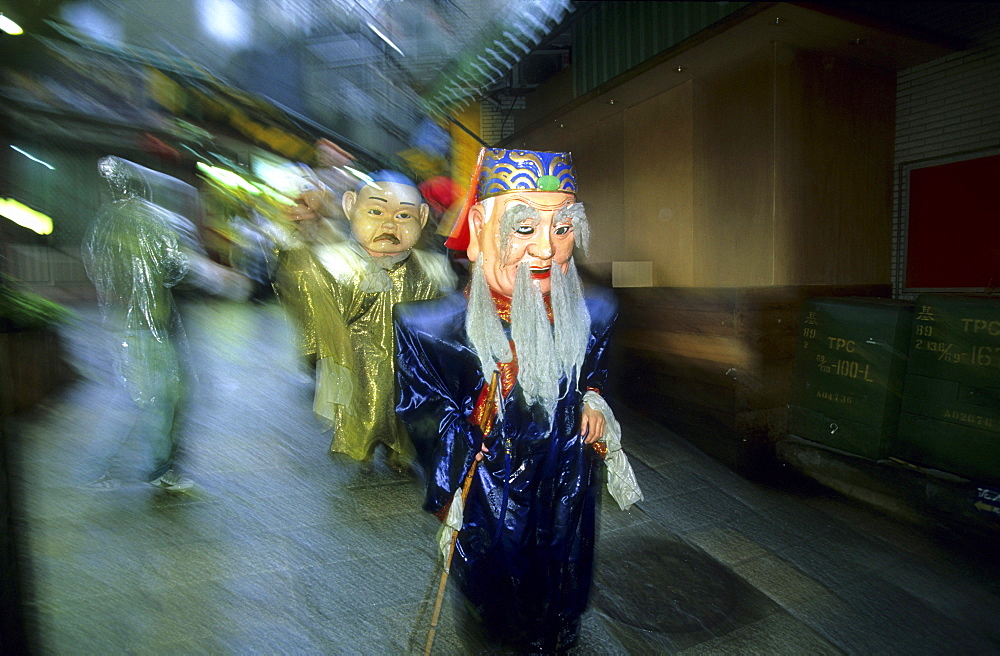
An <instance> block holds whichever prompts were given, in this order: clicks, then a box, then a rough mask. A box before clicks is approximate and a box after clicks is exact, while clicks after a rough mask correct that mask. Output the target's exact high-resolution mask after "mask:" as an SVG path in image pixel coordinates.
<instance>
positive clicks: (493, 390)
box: [424, 371, 498, 656]
mask: <svg viewBox="0 0 1000 656" xmlns="http://www.w3.org/2000/svg"><path fill="white" fill-rule="evenodd" d="M497 383H498V376H497V372H496V371H494V372H493V378H492V379H491V380H490V386H489V390H488V391H487V393H486V394H487V396H486V409H485V410H486V411H485V412H484V413H483V416H482V419H481V420H480V424H479V428H480V429H481V430H482V431H483V439H484V441H485V438H486V436H487V435H488V434H489V432H490V431H491V430H492V428H493V415H494V414H495V413H496V410H497V402H496V398H497ZM479 456H480V454H478V453H477V454H476V456H475V457H474V458H473V459H472V464H471V465H470V466H469V471H468V472H466V474H465V479H463V481H462V509H463V515H464V512H465V500H466V499H467V498H468V497H469V488H470V487H472V479H473V477H474V476H475V474H476V466H477V465H478V464H479V460H480V457H479ZM458 531H459V529H455V530H453V531H452V532H451V547H450V548H449V549H448V559H447V560H446V561H445V563H444V569H443V570H442V571H441V582H440V583H439V584H438V592H437V599H435V600H434V613H433V614H432V615H431V629H430V632H429V633H428V634H427V646H426V647H424V656H430V653H431V647H432V646H433V645H434V634H435V633H436V632H437V625H438V620H439V619H440V617H441V604H442V602H443V601H444V590H445V586H446V585H447V583H448V572H449V570H450V569H451V559H452V558H453V557H454V556H455V543H456V542H458Z"/></svg>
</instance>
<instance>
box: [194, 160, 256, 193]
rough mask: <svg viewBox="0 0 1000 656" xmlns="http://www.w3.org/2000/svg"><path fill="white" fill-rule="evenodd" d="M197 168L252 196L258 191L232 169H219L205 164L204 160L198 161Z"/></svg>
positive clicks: (217, 180)
mask: <svg viewBox="0 0 1000 656" xmlns="http://www.w3.org/2000/svg"><path fill="white" fill-rule="evenodd" d="M197 167H198V170H199V171H201V172H202V173H204V174H205V175H207V176H208V177H210V178H212V179H213V180H215V181H216V182H220V183H222V184H224V185H226V186H227V187H233V188H235V189H242V190H243V191H247V192H249V193H251V194H253V195H254V196H256V195H257V194H259V193H260V189H259V188H257V187H256V186H255V185H253V184H250V183H249V182H247V181H246V180H244V179H243V178H242V177H240V176H239V175H237V174H235V173H233V172H232V171H227V170H226V169H221V168H219V167H218V166H212V165H211V164H205V163H204V162H198V164H197Z"/></svg>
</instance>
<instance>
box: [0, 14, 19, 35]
mask: <svg viewBox="0 0 1000 656" xmlns="http://www.w3.org/2000/svg"><path fill="white" fill-rule="evenodd" d="M0 30H3V31H4V32H6V33H7V34H10V35H11V36H17V35H18V34H24V30H22V29H21V26H20V25H18V24H17V23H15V22H14V21H12V20H11V19H9V18H7V17H6V16H4V15H3V14H0Z"/></svg>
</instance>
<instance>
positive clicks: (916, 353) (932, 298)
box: [906, 294, 1000, 387]
mask: <svg viewBox="0 0 1000 656" xmlns="http://www.w3.org/2000/svg"><path fill="white" fill-rule="evenodd" d="M909 351H910V360H909V364H908V365H907V369H906V373H908V374H915V375H918V376H927V377H929V378H939V379H941V380H954V381H958V382H960V383H963V384H965V385H970V386H973V387H1000V298H997V297H986V296H964V295H958V294H922V295H920V296H918V297H917V302H916V308H915V315H914V318H913V334H912V335H911V336H910V349H909Z"/></svg>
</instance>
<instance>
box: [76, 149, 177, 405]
mask: <svg viewBox="0 0 1000 656" xmlns="http://www.w3.org/2000/svg"><path fill="white" fill-rule="evenodd" d="M98 169H99V171H100V173H101V176H102V177H103V179H104V181H105V182H106V183H107V187H108V191H109V192H110V194H111V198H110V200H108V202H106V203H104V204H103V205H102V206H101V208H100V209H99V211H98V213H97V216H96V218H95V220H94V223H93V225H92V227H91V229H90V231H89V234H88V235H87V237H86V239H85V241H84V245H83V255H84V264H85V266H86V269H87V274H88V275H89V276H90V279H91V280H92V281H93V283H94V286H95V287H96V289H97V298H98V303H99V305H100V308H101V311H102V315H103V317H104V321H105V326H106V327H107V329H108V330H109V331H111V333H112V335H113V337H114V340H115V349H114V368H115V373H116V376H117V378H118V380H119V382H120V383H122V384H123V385H124V386H125V389H126V391H127V393H128V395H129V396H130V397H131V398H132V400H133V401H136V402H137V403H141V404H142V403H151V402H157V401H163V400H169V399H170V398H175V397H176V395H177V394H178V393H179V391H180V385H181V371H180V360H179V352H178V349H179V348H183V345H182V342H183V341H184V335H183V328H182V326H181V322H180V316H179V315H178V313H177V309H176V307H175V305H174V299H173V293H172V288H173V287H174V286H175V285H177V284H178V283H179V282H180V281H181V280H183V279H184V277H185V276H186V275H187V273H188V268H189V259H188V256H187V254H186V253H185V248H184V246H183V241H184V240H185V239H188V238H190V235H188V234H185V230H187V226H189V225H190V221H188V220H187V219H185V218H184V217H182V216H180V215H179V214H177V213H176V212H171V211H170V210H167V209H166V208H164V207H163V206H161V205H158V204H156V203H154V202H153V200H152V198H153V195H154V194H153V189H154V185H159V187H160V188H164V187H165V186H170V185H165V184H164V183H165V180H166V179H167V178H169V176H162V174H157V173H156V172H155V171H151V170H150V169H146V168H145V167H142V166H139V165H137V164H134V163H132V162H128V161H127V160H123V159H121V158H118V157H105V158H103V159H101V160H100V162H99V163H98ZM157 176H162V177H159V178H158V177H157ZM170 180H172V179H170ZM176 182H177V183H178V185H183V184H184V183H182V182H180V181H176ZM178 185H172V186H173V188H174V189H175V190H176V189H182V187H179V186H178ZM191 228H192V234H193V226H191Z"/></svg>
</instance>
